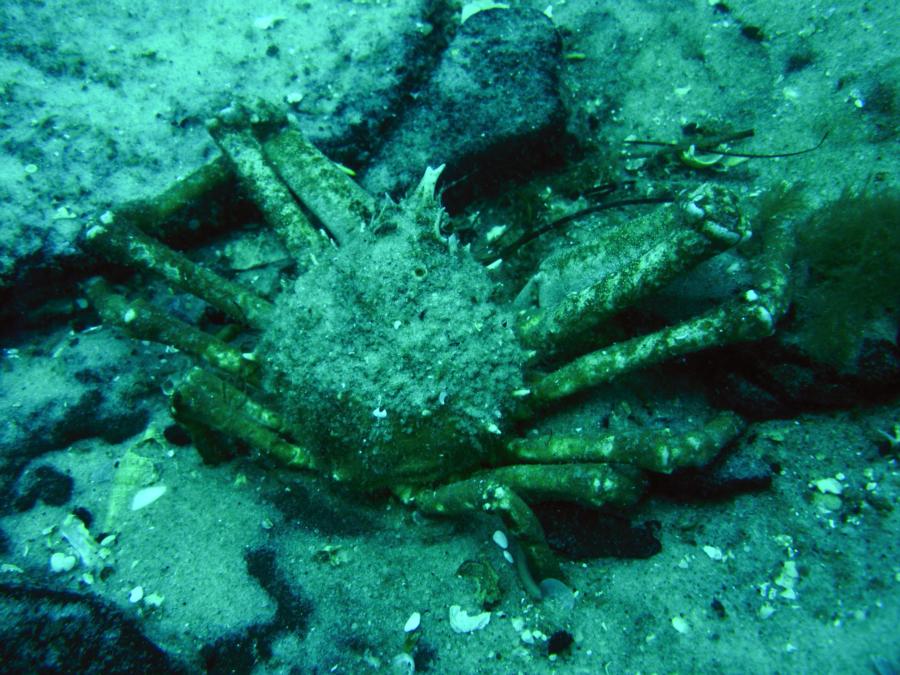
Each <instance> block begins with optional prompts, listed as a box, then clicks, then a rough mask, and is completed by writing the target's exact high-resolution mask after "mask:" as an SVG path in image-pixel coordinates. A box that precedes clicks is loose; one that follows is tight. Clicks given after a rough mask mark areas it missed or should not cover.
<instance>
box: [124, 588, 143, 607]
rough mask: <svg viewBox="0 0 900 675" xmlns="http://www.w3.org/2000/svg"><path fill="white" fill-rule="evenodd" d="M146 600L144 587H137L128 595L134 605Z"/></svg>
mask: <svg viewBox="0 0 900 675" xmlns="http://www.w3.org/2000/svg"><path fill="white" fill-rule="evenodd" d="M143 598H144V587H143V586H135V587H134V588H132V589H131V591H129V593H128V602H130V603H132V604H134V603H136V602H140V601H141V600H142V599H143Z"/></svg>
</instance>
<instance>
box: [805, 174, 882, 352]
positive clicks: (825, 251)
mask: <svg viewBox="0 0 900 675" xmlns="http://www.w3.org/2000/svg"><path fill="white" fill-rule="evenodd" d="M898 214H900V192H898V191H897V190H896V189H893V188H883V189H880V190H877V191H870V190H866V191H864V192H861V193H854V192H852V191H850V190H845V192H844V193H843V194H842V195H841V196H840V197H839V198H838V199H836V200H835V201H834V202H832V203H830V204H827V205H826V206H824V207H822V208H820V209H819V210H817V211H816V212H814V213H813V214H812V216H811V217H810V218H809V220H807V221H806V223H805V224H804V225H803V226H802V227H801V228H800V231H799V244H800V256H801V258H802V259H803V261H804V262H805V263H806V265H807V269H808V276H807V279H806V283H805V284H804V285H803V287H802V288H800V289H799V290H798V294H797V302H798V318H799V319H800V320H801V321H802V329H801V336H802V338H803V340H804V343H805V346H806V349H807V350H808V351H809V353H810V354H812V355H813V356H814V357H816V358H818V359H820V360H822V361H824V362H826V363H830V364H831V365H834V366H836V367H839V368H841V367H848V366H851V365H852V363H853V362H854V360H855V358H856V356H857V355H858V352H859V349H860V347H861V345H862V338H863V336H864V334H865V333H866V330H867V329H868V327H869V326H870V325H871V324H872V323H873V322H876V321H878V320H884V319H887V320H890V326H891V328H892V332H891V335H890V337H892V338H893V337H894V335H895V334H896V312H897V310H898V309H900V222H898Z"/></svg>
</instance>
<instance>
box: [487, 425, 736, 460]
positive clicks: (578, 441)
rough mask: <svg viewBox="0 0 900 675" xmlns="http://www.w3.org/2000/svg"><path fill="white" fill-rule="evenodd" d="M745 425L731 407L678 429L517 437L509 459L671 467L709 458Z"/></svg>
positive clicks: (510, 445) (511, 444) (509, 452)
mask: <svg viewBox="0 0 900 675" xmlns="http://www.w3.org/2000/svg"><path fill="white" fill-rule="evenodd" d="M745 427H746V425H745V424H744V422H743V420H742V419H741V418H740V417H738V416H737V415H735V414H734V413H731V412H725V413H721V414H719V415H717V416H716V417H715V418H713V419H712V420H711V421H710V422H708V423H707V424H706V425H705V426H704V427H703V428H702V429H698V430H696V431H690V432H688V433H685V434H673V433H672V431H671V430H670V429H662V430H660V431H644V432H640V433H627V434H609V435H606V436H600V437H594V438H591V437H585V436H574V435H565V434H553V435H546V436H536V437H528V438H518V439H516V440H513V441H511V442H510V443H509V445H508V446H507V455H506V456H505V458H504V459H505V460H506V461H510V462H516V461H518V462H529V463H532V462H533V463H546V462H561V463H569V462H627V463H628V464H630V465H634V466H639V467H640V468H642V469H646V470H648V471H655V472H657V473H671V472H672V471H673V470H675V469H680V468H684V467H698V466H704V465H705V464H707V463H709V461H710V460H712V459H713V458H714V457H715V456H716V455H717V454H718V453H719V451H720V450H721V449H722V448H723V447H725V446H726V445H728V444H729V443H730V442H731V441H733V440H734V439H735V438H736V437H737V436H738V435H739V434H740V433H741V432H742V431H743V430H744V428H745Z"/></svg>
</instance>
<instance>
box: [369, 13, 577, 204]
mask: <svg viewBox="0 0 900 675" xmlns="http://www.w3.org/2000/svg"><path fill="white" fill-rule="evenodd" d="M560 53H561V42H560V39H559V36H558V35H557V33H556V30H555V29H554V27H553V25H552V23H551V22H550V20H549V19H548V18H547V17H546V16H544V15H543V14H542V13H540V12H537V11H532V10H490V11H483V12H479V13H478V14H475V15H474V16H472V17H471V18H470V19H469V20H468V21H466V22H465V23H464V24H463V25H462V26H461V27H460V29H459V32H458V33H457V35H456V37H455V38H454V39H453V41H452V42H451V43H450V46H449V47H448V49H447V50H446V51H445V52H444V54H443V57H442V58H441V61H440V63H439V65H438V67H437V69H436V70H435V72H434V74H433V76H432V77H431V80H430V81H429V82H428V84H427V85H426V86H425V87H424V88H423V89H422V90H421V91H418V92H413V96H414V100H415V104H414V105H413V106H412V107H410V108H409V109H408V110H407V111H406V113H405V116H404V118H403V120H402V121H401V122H400V124H399V125H398V127H397V128H396V130H395V131H394V132H393V133H392V134H391V135H390V136H389V137H388V140H387V141H386V143H385V145H384V146H383V147H382V148H381V150H380V152H379V153H378V154H377V155H376V158H375V160H374V161H373V163H372V167H371V168H370V169H369V170H368V171H367V173H366V175H365V177H364V179H363V184H364V186H365V187H366V188H367V189H369V190H370V191H371V192H373V193H374V194H379V193H384V192H388V193H391V194H393V195H394V196H400V195H401V194H402V193H404V192H405V191H406V190H408V189H409V188H411V187H413V186H415V185H416V183H417V182H418V181H419V179H420V178H421V177H422V174H423V173H424V171H425V168H426V167H428V166H433V167H435V166H438V165H440V164H446V165H447V168H446V169H445V170H444V174H443V184H444V185H446V186H448V187H447V190H446V191H445V192H444V194H443V199H444V203H445V205H447V206H448V208H450V209H451V210H452V209H453V208H454V206H455V205H457V204H459V203H461V202H465V201H467V200H468V199H470V198H471V197H472V195H473V192H474V191H475V190H476V187H475V186H476V185H477V186H478V188H477V189H478V190H485V191H491V190H492V189H496V188H497V187H498V185H499V183H500V182H502V181H504V180H508V179H510V178H513V177H516V176H519V175H523V174H525V173H527V172H529V171H532V170H534V168H536V167H538V166H542V165H546V164H548V163H552V162H554V161H556V160H557V159H558V158H559V154H560V148H561V143H560V140H561V138H562V135H563V132H564V122H565V113H564V109H563V104H562V101H561V99H560V96H559V66H560Z"/></svg>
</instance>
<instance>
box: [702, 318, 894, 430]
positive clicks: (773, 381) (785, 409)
mask: <svg viewBox="0 0 900 675" xmlns="http://www.w3.org/2000/svg"><path fill="white" fill-rule="evenodd" d="M788 338H789V334H788V335H785V336H782V335H778V334H776V335H775V336H774V337H772V338H769V339H767V340H761V341H759V342H755V343H751V344H746V345H735V346H732V347H728V348H725V349H720V350H713V351H710V352H708V353H706V354H701V355H697V356H696V357H695V359H694V363H696V364H697V365H698V368H699V370H700V371H701V377H702V378H703V381H705V382H707V383H709V390H710V398H711V400H713V401H714V402H715V404H716V405H717V406H719V407H724V408H729V409H732V410H734V411H736V412H738V413H740V414H741V415H743V416H745V417H749V418H751V419H755V420H762V419H772V418H788V417H794V416H796V415H798V414H800V413H802V412H806V411H816V410H833V409H838V408H848V407H853V406H856V405H860V404H861V403H868V404H874V403H878V402H883V401H888V400H890V399H892V398H894V397H895V396H897V395H898V394H900V349H898V347H897V345H896V344H894V343H893V342H890V341H888V340H872V339H866V340H864V341H863V342H862V346H861V348H860V350H859V354H858V356H857V358H856V360H855V361H854V363H853V364H851V365H850V366H849V367H847V368H844V369H841V370H838V369H837V368H835V367H834V366H831V365H829V364H826V363H822V362H819V361H816V360H814V359H813V358H812V357H810V356H809V354H807V353H805V352H804V351H802V349H801V347H799V346H798V345H796V344H791V343H790V342H788Z"/></svg>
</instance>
